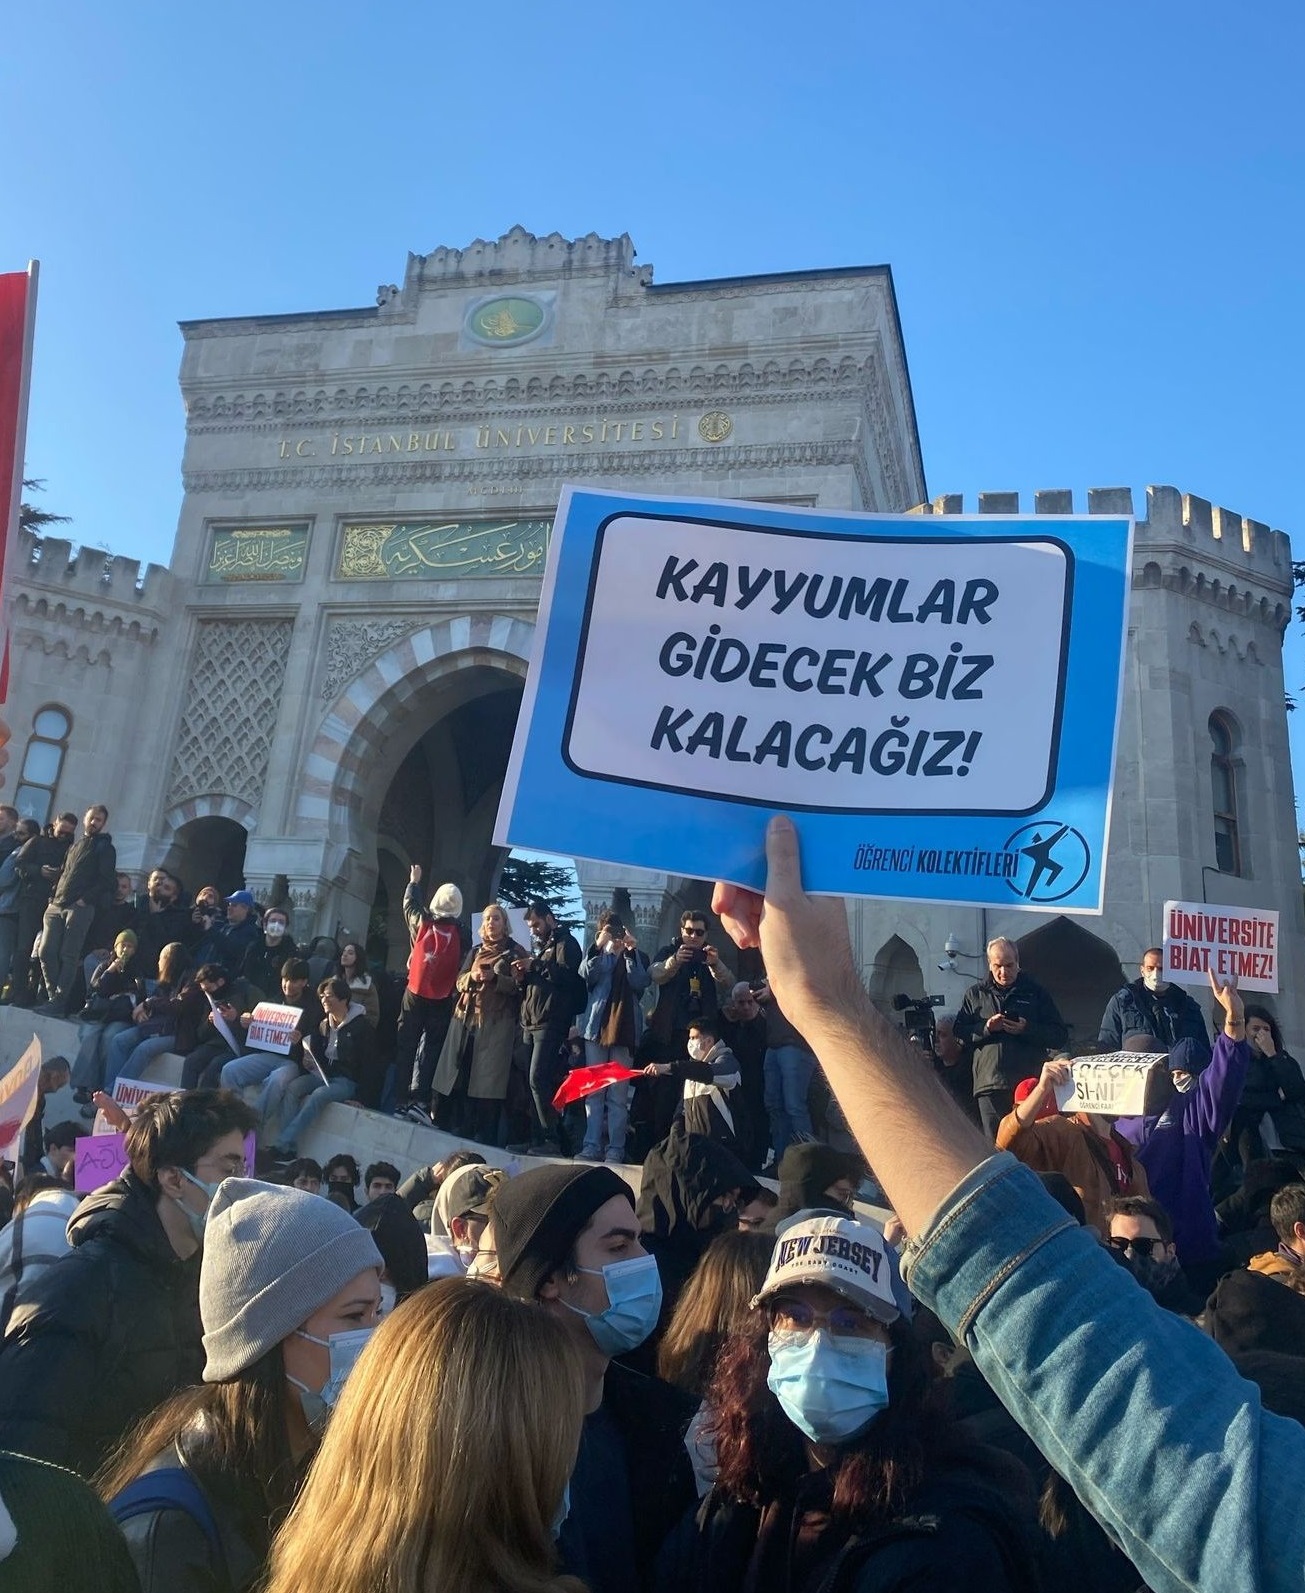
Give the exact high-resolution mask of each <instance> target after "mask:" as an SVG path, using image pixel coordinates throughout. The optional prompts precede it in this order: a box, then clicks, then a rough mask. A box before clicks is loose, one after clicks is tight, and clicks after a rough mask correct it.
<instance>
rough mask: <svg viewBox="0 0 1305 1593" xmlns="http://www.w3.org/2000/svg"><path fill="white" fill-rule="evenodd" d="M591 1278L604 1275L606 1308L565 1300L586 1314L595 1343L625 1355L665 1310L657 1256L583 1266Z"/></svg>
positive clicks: (607, 1352) (608, 1351)
mask: <svg viewBox="0 0 1305 1593" xmlns="http://www.w3.org/2000/svg"><path fill="white" fill-rule="evenodd" d="M578 1270H579V1271H580V1272H586V1273H588V1274H589V1276H590V1277H591V1278H601V1279H602V1280H603V1284H604V1286H605V1288H606V1289H607V1301H608V1304H607V1309H606V1310H605V1311H593V1312H591V1311H582V1310H581V1309H580V1307H579V1306H578V1305H570V1304H568V1302H567V1301H565V1300H563V1301H562V1304H563V1305H565V1306H566V1308H567V1310H568V1311H574V1312H575V1314H576V1315H577V1316H582V1317H584V1319H585V1321H586V1322H587V1323H588V1324H589V1331H590V1333H591V1334H592V1335H593V1340H594V1343H595V1344H596V1345H597V1346H598V1348H599V1349H600V1350H601V1351H602V1352H603V1354H604V1355H624V1354H625V1353H626V1351H627V1350H633V1349H637V1348H638V1346H639V1345H640V1344H642V1343H643V1341H644V1340H645V1339H646V1338H647V1337H648V1335H649V1334H650V1333H651V1332H652V1330H653V1329H654V1328H655V1327H656V1326H657V1318H658V1317H659V1316H660V1315H661V1313H662V1280H661V1274H660V1273H659V1272H658V1271H657V1260H656V1257H655V1256H635V1257H633V1258H632V1259H631V1260H629V1261H613V1262H612V1263H611V1264H610V1265H609V1266H606V1267H603V1268H601V1269H599V1268H596V1267H580V1268H578Z"/></svg>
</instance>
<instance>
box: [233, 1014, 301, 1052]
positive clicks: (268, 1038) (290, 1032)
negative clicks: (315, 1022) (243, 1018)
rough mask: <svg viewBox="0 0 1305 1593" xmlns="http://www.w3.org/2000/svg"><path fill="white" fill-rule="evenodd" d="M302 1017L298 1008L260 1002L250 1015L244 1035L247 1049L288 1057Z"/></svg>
mask: <svg viewBox="0 0 1305 1593" xmlns="http://www.w3.org/2000/svg"><path fill="white" fill-rule="evenodd" d="M302 1017H303V1009H302V1008H300V1007H287V1006H282V1005H281V1003H280V1002H276V1001H260V1002H259V1003H258V1005H257V1006H256V1007H255V1008H254V1010H253V1012H252V1013H250V1018H249V1028H248V1030H247V1031H246V1035H245V1038H246V1040H247V1041H248V1044H249V1049H250V1050H251V1051H274V1052H276V1054H277V1055H278V1056H288V1055H289V1054H290V1047H291V1046H292V1045H293V1044H294V1038H295V1030H296V1029H297V1028H298V1026H299V1020H300V1019H301V1018H302Z"/></svg>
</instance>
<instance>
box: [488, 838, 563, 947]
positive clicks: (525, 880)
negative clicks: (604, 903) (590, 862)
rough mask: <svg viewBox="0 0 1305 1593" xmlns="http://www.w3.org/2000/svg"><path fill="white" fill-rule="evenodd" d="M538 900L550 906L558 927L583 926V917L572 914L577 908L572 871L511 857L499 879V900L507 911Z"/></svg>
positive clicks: (540, 859) (553, 865) (540, 862)
mask: <svg viewBox="0 0 1305 1593" xmlns="http://www.w3.org/2000/svg"><path fill="white" fill-rule="evenodd" d="M537 896H538V897H541V898H542V899H543V900H544V901H546V902H551V903H552V905H553V911H554V912H555V913H556V915H557V921H558V923H559V924H564V925H565V926H566V927H567V928H568V929H574V928H575V926H576V925H577V924H580V923H583V922H584V919H583V916H581V915H580V914H578V913H575V912H573V911H572V909H577V908H579V907H580V903H579V902H578V900H577V899H576V879H575V873H574V871H573V870H571V869H569V868H560V867H558V865H557V864H555V863H545V862H544V860H543V859H542V858H537V857H518V856H516V854H515V853H513V854H512V855H511V856H510V857H509V858H508V860H507V862H505V863H504V865H503V872H502V873H501V874H500V875H499V880H498V899H499V900H500V901H501V902H505V903H506V904H507V906H509V907H528V906H529V905H530V903H531V902H532V901H534V899H535V898H536V897H537Z"/></svg>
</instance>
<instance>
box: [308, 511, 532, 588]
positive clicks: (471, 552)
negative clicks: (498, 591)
mask: <svg viewBox="0 0 1305 1593" xmlns="http://www.w3.org/2000/svg"><path fill="white" fill-rule="evenodd" d="M552 524H553V522H552V521H551V520H417V521H405V522H403V523H402V524H388V525H375V524H367V525H346V526H344V528H343V530H342V533H341V537H340V554H339V558H338V560H337V563H336V570H335V574H336V579H337V580H343V581H398V580H405V579H407V580H432V579H439V578H440V577H448V576H454V577H457V576H473V575H542V574H543V570H544V559H545V556H546V555H547V553H548V536H549V532H550V531H551V529H552Z"/></svg>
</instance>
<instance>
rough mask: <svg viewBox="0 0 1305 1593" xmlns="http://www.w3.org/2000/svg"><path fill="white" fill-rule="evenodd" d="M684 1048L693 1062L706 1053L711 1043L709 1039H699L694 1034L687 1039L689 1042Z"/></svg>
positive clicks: (700, 1058) (700, 1059)
mask: <svg viewBox="0 0 1305 1593" xmlns="http://www.w3.org/2000/svg"><path fill="white" fill-rule="evenodd" d="M685 1049H686V1050H687V1051H688V1053H689V1055H690V1057H691V1058H692V1059H693V1060H694V1061H695V1062H701V1061H702V1059H703V1057H705V1056H706V1055H707V1053H708V1051H710V1050H711V1043H710V1041H707V1040H700V1039H699V1038H698V1037H697V1036H696V1035H695V1036H694V1037H693V1038H692V1039H691V1040H690V1041H689V1043H688V1045H687V1046H686V1047H685Z"/></svg>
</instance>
